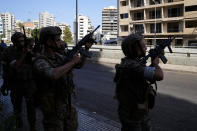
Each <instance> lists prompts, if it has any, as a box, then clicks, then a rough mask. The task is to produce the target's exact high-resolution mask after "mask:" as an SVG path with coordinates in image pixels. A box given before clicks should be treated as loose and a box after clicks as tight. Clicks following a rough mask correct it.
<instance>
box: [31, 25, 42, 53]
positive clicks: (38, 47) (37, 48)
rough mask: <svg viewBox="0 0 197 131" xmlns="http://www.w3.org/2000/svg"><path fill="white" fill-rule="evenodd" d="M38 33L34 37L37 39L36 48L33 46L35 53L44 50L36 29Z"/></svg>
mask: <svg viewBox="0 0 197 131" xmlns="http://www.w3.org/2000/svg"><path fill="white" fill-rule="evenodd" d="M35 33H36V34H35V38H34V41H35V45H34V48H33V52H34V53H37V52H38V53H40V52H41V50H42V47H41V44H40V42H39V40H38V34H37V33H38V30H37V29H36V32H35Z"/></svg>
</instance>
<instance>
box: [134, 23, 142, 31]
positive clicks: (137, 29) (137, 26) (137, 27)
mask: <svg viewBox="0 0 197 131" xmlns="http://www.w3.org/2000/svg"><path fill="white" fill-rule="evenodd" d="M134 27H135V33H144V26H143V25H142V24H140V25H134Z"/></svg>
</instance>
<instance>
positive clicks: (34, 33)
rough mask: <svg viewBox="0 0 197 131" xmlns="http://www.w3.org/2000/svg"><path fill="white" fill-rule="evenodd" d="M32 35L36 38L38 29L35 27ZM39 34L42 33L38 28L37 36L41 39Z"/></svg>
mask: <svg viewBox="0 0 197 131" xmlns="http://www.w3.org/2000/svg"><path fill="white" fill-rule="evenodd" d="M31 33H32V35H31V36H32V37H33V38H34V39H35V37H36V29H33V30H32V32H31ZM39 34H40V29H37V37H38V39H39Z"/></svg>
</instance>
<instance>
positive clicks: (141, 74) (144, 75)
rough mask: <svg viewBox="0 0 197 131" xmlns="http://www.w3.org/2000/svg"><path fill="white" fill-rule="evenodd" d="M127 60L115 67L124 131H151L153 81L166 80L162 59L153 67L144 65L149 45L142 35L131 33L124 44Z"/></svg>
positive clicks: (154, 63) (156, 61) (120, 117)
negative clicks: (160, 65) (149, 114)
mask: <svg viewBox="0 0 197 131" xmlns="http://www.w3.org/2000/svg"><path fill="white" fill-rule="evenodd" d="M121 47H122V51H123V53H124V55H125V58H122V60H121V63H120V64H117V65H116V75H115V78H114V81H115V82H116V98H117V100H118V102H119V106H118V114H119V119H120V122H121V124H122V131H150V125H149V118H148V117H147V116H148V112H149V109H150V108H153V107H151V106H152V105H151V103H152V102H153V101H150V99H149V98H150V97H149V95H150V96H153V97H154V95H155V94H154V93H155V92H154V91H153V89H152V87H151V86H150V82H154V81H160V80H162V79H163V71H162V69H161V68H160V67H159V65H158V64H159V59H158V58H156V59H154V60H152V63H151V66H146V65H141V64H140V63H139V61H140V58H142V57H144V56H145V53H146V45H145V43H144V39H143V37H142V36H141V35H137V34H131V35H129V36H127V37H126V38H125V39H124V40H123V41H122V45H121Z"/></svg>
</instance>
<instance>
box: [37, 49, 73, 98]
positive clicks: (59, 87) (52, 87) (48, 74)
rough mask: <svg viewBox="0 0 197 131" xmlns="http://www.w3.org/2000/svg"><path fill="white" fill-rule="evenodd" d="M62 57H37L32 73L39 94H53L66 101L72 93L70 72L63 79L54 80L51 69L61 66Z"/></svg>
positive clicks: (46, 55)
mask: <svg viewBox="0 0 197 131" xmlns="http://www.w3.org/2000/svg"><path fill="white" fill-rule="evenodd" d="M63 59H64V56H62V55H60V54H58V53H56V54H55V57H52V56H50V55H49V54H48V53H46V52H45V53H44V55H42V56H39V57H38V58H36V59H35V61H34V64H33V66H34V72H35V77H36V83H37V87H38V89H39V92H40V93H41V94H43V93H53V94H55V95H56V96H57V98H58V97H59V98H60V99H67V98H68V97H69V96H70V95H71V94H72V93H73V88H74V86H70V85H72V84H73V81H72V77H73V75H72V71H70V72H69V73H67V74H66V75H65V76H64V77H62V78H60V79H58V80H54V79H53V76H52V75H53V74H52V72H53V69H54V68H56V67H58V66H59V65H61V63H62V61H63Z"/></svg>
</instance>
